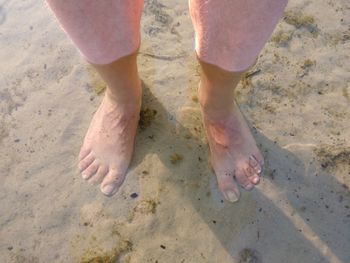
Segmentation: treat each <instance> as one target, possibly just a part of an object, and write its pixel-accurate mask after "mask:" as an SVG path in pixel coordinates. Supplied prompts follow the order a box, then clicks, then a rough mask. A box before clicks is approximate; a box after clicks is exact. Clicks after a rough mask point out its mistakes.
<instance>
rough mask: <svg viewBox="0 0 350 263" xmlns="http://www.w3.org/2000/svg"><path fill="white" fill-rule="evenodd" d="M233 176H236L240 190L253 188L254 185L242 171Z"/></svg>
mask: <svg viewBox="0 0 350 263" xmlns="http://www.w3.org/2000/svg"><path fill="white" fill-rule="evenodd" d="M235 175H236V180H237V182H238V183H239V185H240V186H241V187H242V188H244V189H245V190H248V191H249V190H252V189H253V188H254V184H252V183H251V182H250V180H249V177H248V175H247V174H246V172H245V171H244V170H243V171H237V172H236V174H235Z"/></svg>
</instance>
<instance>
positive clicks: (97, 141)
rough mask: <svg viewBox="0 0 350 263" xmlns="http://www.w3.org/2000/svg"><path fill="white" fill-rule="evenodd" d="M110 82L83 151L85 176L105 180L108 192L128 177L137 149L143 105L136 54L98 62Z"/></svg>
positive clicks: (82, 162) (104, 77) (99, 67)
mask: <svg viewBox="0 0 350 263" xmlns="http://www.w3.org/2000/svg"><path fill="white" fill-rule="evenodd" d="M95 68H96V70H97V71H98V72H99V73H100V75H101V76H102V77H103V79H104V80H105V81H106V83H107V84H108V88H107V90H106V94H105V97H104V98H103V101H102V103H101V105H100V107H99V109H98V110H97V112H96V113H95V115H94V117H93V119H92V121H91V124H90V127H89V129H88V131H87V134H86V136H85V139H84V143H83V146H82V148H81V151H80V154H79V160H80V162H79V169H80V171H81V173H82V177H83V178H84V179H86V180H88V181H89V182H92V183H100V182H102V183H101V191H102V192H103V193H104V194H106V195H113V194H115V193H116V192H117V190H118V189H119V187H120V186H121V184H122V183H123V181H124V178H125V175H126V172H127V169H128V167H129V164H130V161H131V158H132V153H133V149H134V140H135V134H136V129H137V124H138V120H139V112H140V107H141V85H140V80H139V77H138V73H137V66H136V54H132V55H130V56H127V57H124V58H121V59H119V60H117V61H115V62H114V63H111V64H109V65H104V66H96V65H95Z"/></svg>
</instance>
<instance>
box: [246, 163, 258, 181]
mask: <svg viewBox="0 0 350 263" xmlns="http://www.w3.org/2000/svg"><path fill="white" fill-rule="evenodd" d="M245 174H246V176H247V178H248V180H249V181H250V183H252V184H253V185H257V184H259V182H260V176H259V174H258V173H256V171H255V169H253V168H252V167H250V166H248V167H247V168H246V169H245Z"/></svg>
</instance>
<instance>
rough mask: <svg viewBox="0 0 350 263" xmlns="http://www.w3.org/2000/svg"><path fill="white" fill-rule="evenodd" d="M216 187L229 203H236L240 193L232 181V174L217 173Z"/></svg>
mask: <svg viewBox="0 0 350 263" xmlns="http://www.w3.org/2000/svg"><path fill="white" fill-rule="evenodd" d="M216 177H217V180H218V185H219V189H220V191H221V193H222V194H223V196H224V197H225V199H226V200H227V201H229V202H232V203H234V202H237V201H238V200H239V197H240V192H239V189H238V186H237V184H236V182H235V181H234V179H233V173H221V174H220V173H217V176H216Z"/></svg>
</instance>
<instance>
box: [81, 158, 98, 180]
mask: <svg viewBox="0 0 350 263" xmlns="http://www.w3.org/2000/svg"><path fill="white" fill-rule="evenodd" d="M99 167H100V163H99V161H98V160H96V159H95V160H94V161H93V162H92V163H91V164H90V165H89V167H87V168H86V169H85V170H83V171H82V172H81V176H82V177H83V178H84V179H85V180H87V179H89V178H90V177H91V176H93V175H94V174H95V173H96V172H97V170H98V168H99Z"/></svg>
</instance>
